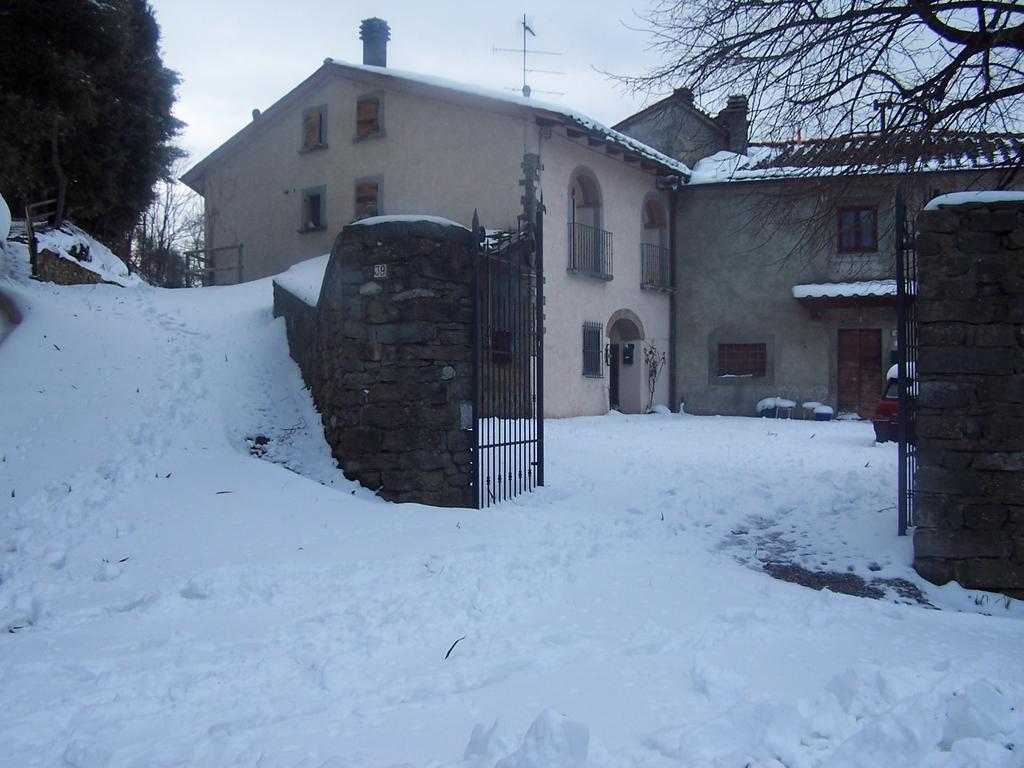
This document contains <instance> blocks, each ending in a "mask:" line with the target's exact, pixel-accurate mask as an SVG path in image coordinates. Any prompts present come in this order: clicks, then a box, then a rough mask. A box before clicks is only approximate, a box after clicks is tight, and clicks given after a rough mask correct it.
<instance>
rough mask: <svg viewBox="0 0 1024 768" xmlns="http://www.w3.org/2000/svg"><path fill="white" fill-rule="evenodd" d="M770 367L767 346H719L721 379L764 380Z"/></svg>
mask: <svg viewBox="0 0 1024 768" xmlns="http://www.w3.org/2000/svg"><path fill="white" fill-rule="evenodd" d="M767 367H768V348H767V345H765V344H719V345H718V377H719V378H744V379H753V378H762V377H763V376H764V375H765V373H766V371H767Z"/></svg>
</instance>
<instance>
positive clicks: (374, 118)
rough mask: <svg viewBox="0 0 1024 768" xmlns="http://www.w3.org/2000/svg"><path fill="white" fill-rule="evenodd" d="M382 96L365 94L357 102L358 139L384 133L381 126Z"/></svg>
mask: <svg viewBox="0 0 1024 768" xmlns="http://www.w3.org/2000/svg"><path fill="white" fill-rule="evenodd" d="M380 102H381V98H380V96H379V95H378V96H364V97H363V98H361V99H359V101H357V102H356V139H357V140H358V139H365V138H367V137H368V136H376V135H378V134H380V133H383V131H382V130H381V127H380V122H381V121H380V113H381V109H380Z"/></svg>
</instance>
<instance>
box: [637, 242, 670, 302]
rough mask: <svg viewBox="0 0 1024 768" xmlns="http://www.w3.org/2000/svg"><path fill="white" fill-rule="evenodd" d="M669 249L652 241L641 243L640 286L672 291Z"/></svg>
mask: <svg viewBox="0 0 1024 768" xmlns="http://www.w3.org/2000/svg"><path fill="white" fill-rule="evenodd" d="M669 270H670V266H669V250H668V248H662V247H661V246H660V245H652V244H651V243H641V244H640V287H641V288H647V289H649V290H654V291H671V290H672V278H671V274H672V273H671V272H670V271H669Z"/></svg>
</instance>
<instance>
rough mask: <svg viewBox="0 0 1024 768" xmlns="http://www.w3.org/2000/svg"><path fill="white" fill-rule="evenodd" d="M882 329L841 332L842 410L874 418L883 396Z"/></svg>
mask: <svg viewBox="0 0 1024 768" xmlns="http://www.w3.org/2000/svg"><path fill="white" fill-rule="evenodd" d="M883 374H884V371H882V331H881V330H880V329H878V328H854V329H847V328H844V329H841V330H840V331H839V375H838V389H839V392H838V401H839V402H838V405H839V411H840V412H845V413H857V414H858V415H860V417H861V418H865V419H867V418H871V415H872V414H873V413H874V411H875V406H877V405H878V401H879V400H880V399H881V397H882V376H883Z"/></svg>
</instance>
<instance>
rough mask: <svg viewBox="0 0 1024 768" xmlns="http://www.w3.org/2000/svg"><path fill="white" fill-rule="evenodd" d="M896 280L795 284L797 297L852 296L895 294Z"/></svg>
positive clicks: (794, 293) (795, 296) (794, 295)
mask: <svg viewBox="0 0 1024 768" xmlns="http://www.w3.org/2000/svg"><path fill="white" fill-rule="evenodd" d="M895 295H896V281H895V280H865V281H862V282H858V283H808V284H804V285H794V286H793V298H795V299H822V298H829V299H834V298H840V297H851V296H895Z"/></svg>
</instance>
